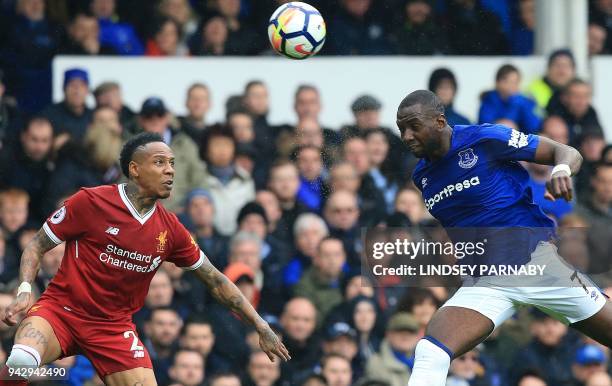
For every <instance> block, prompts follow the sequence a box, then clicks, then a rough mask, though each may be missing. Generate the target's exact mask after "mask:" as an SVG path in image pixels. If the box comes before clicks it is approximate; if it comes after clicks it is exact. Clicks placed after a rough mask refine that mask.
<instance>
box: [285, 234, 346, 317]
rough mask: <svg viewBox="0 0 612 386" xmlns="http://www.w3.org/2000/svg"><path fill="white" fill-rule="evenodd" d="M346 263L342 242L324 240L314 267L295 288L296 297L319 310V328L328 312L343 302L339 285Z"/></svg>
mask: <svg viewBox="0 0 612 386" xmlns="http://www.w3.org/2000/svg"><path fill="white" fill-rule="evenodd" d="M345 262H346V252H345V251H344V246H343V245H342V241H341V240H339V239H336V238H324V239H323V240H321V242H320V243H319V246H318V248H317V252H316V253H315V255H314V258H313V259H312V267H311V268H309V269H308V270H307V271H306V272H305V273H304V276H303V277H302V279H301V280H300V281H299V282H298V283H297V285H296V286H295V288H294V294H295V295H296V296H300V297H305V298H307V299H310V301H312V303H313V304H314V306H315V307H316V308H317V316H318V318H317V325H318V326H321V324H322V322H323V320H324V319H325V317H326V316H327V314H328V312H329V311H331V309H332V308H334V306H336V305H338V304H339V303H341V302H342V293H341V292H340V289H339V284H340V278H341V275H342V267H343V266H344V264H345Z"/></svg>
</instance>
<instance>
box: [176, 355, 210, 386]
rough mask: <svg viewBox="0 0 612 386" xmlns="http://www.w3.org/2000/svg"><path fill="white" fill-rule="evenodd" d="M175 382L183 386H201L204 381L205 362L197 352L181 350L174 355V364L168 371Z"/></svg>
mask: <svg viewBox="0 0 612 386" xmlns="http://www.w3.org/2000/svg"><path fill="white" fill-rule="evenodd" d="M168 375H169V376H170V379H172V380H173V381H174V382H178V383H180V384H181V385H183V386H199V385H200V384H202V382H203V381H204V360H203V358H202V355H200V353H198V352H197V351H192V350H186V349H180V350H178V351H177V352H176V353H175V354H174V363H173V364H172V366H171V367H170V368H169V369H168Z"/></svg>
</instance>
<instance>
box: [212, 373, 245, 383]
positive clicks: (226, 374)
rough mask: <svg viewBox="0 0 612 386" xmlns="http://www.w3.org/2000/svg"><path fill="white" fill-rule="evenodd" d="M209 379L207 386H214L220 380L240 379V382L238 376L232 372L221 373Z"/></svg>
mask: <svg viewBox="0 0 612 386" xmlns="http://www.w3.org/2000/svg"><path fill="white" fill-rule="evenodd" d="M207 378H208V381H207V382H206V386H213V385H214V384H215V382H216V381H217V379H219V378H238V380H240V377H239V376H238V374H236V373H232V372H231V371H221V372H218V373H215V374H214V375H212V376H210V377H207Z"/></svg>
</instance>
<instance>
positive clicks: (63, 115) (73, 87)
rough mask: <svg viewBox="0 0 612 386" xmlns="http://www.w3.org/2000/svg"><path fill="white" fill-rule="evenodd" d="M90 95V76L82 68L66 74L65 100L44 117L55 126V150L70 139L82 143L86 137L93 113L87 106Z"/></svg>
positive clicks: (49, 108)
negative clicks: (88, 95)
mask: <svg viewBox="0 0 612 386" xmlns="http://www.w3.org/2000/svg"><path fill="white" fill-rule="evenodd" d="M87 94H89V74H88V73H87V71H85V70H83V69H80V68H72V69H70V70H67V71H66V72H64V100H63V101H61V102H59V103H56V104H53V105H50V106H48V107H47V108H46V109H45V110H44V111H43V115H44V116H46V117H47V118H48V119H49V121H50V122H51V124H52V125H53V131H54V134H55V136H56V137H57V136H59V138H56V140H55V143H56V144H55V148H56V149H59V148H60V147H61V145H63V144H64V143H65V142H66V141H67V140H68V139H72V140H73V141H76V142H81V141H82V140H83V137H85V132H86V131H87V125H89V122H90V121H91V114H92V111H91V109H90V108H88V107H87V105H86V99H87Z"/></svg>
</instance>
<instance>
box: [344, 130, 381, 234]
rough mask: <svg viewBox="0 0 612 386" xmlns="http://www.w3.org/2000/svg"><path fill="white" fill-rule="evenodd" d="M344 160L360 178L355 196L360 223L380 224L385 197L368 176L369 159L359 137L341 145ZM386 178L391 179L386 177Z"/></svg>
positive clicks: (366, 224) (367, 224)
mask: <svg viewBox="0 0 612 386" xmlns="http://www.w3.org/2000/svg"><path fill="white" fill-rule="evenodd" d="M342 153H343V156H344V159H345V160H347V161H348V162H350V163H351V164H352V165H353V166H354V167H355V170H357V173H358V174H359V176H360V178H361V184H360V185H359V190H358V191H357V194H358V196H359V207H360V209H361V217H360V219H359V220H360V223H361V225H364V226H373V225H376V224H378V223H379V222H381V221H382V220H383V219H384V218H385V216H386V214H387V211H386V203H385V196H384V194H383V192H382V191H381V190H379V189H378V188H377V186H376V181H375V180H374V177H373V176H372V174H370V167H371V164H370V159H369V156H368V147H367V143H366V141H365V140H364V139H363V138H361V137H352V138H347V139H345V141H344V143H343V145H342ZM388 178H389V179H390V178H392V177H391V176H388Z"/></svg>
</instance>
